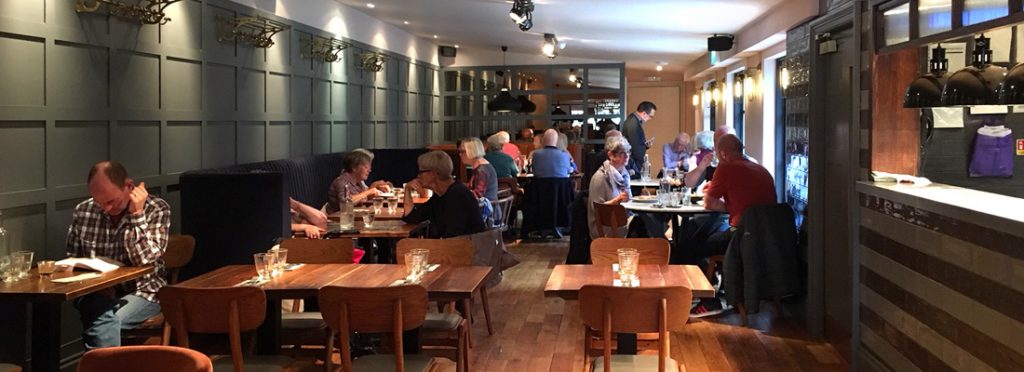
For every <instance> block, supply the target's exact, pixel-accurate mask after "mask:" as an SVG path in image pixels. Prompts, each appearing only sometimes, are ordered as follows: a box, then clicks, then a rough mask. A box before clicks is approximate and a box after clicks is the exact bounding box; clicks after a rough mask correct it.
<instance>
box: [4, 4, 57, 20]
mask: <svg viewBox="0 0 1024 372" xmlns="http://www.w3.org/2000/svg"><path fill="white" fill-rule="evenodd" d="M45 4H46V3H45V2H43V1H4V2H2V3H0V18H8V19H15V20H18V21H21V22H32V23H43V20H44V18H43V15H44V14H45V13H44V12H45V11H46V7H45V6H44V5H45Z"/></svg>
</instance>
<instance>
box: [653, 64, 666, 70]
mask: <svg viewBox="0 0 1024 372" xmlns="http://www.w3.org/2000/svg"><path fill="white" fill-rule="evenodd" d="M663 68H664V67H661V65H657V66H655V67H654V69H655V70H657V71H661V70H662V69H663Z"/></svg>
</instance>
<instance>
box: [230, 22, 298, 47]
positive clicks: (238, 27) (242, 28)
mask: <svg viewBox="0 0 1024 372" xmlns="http://www.w3.org/2000/svg"><path fill="white" fill-rule="evenodd" d="M217 23H218V24H219V25H220V27H219V30H218V32H217V41H219V42H224V41H228V40H230V41H237V42H242V43H246V44H249V45H252V46H254V47H257V48H270V47H271V46H273V45H274V40H273V37H274V35H275V34H277V33H278V32H281V31H284V30H287V29H290V28H292V26H289V25H286V24H284V23H281V22H278V21H275V20H272V19H267V18H263V17H260V16H255V17H236V18H226V17H219V16H218V17H217Z"/></svg>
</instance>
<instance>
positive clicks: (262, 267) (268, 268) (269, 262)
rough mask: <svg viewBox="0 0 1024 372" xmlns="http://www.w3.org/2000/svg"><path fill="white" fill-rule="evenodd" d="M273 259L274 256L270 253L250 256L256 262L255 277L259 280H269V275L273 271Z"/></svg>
mask: <svg viewBox="0 0 1024 372" xmlns="http://www.w3.org/2000/svg"><path fill="white" fill-rule="evenodd" d="M274 257H275V255H273V254H270V253H256V254H254V255H252V258H253V261H255V262H256V275H258V276H259V279H260V280H269V279H271V274H272V271H273V270H274V269H273V267H274Z"/></svg>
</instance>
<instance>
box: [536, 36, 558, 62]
mask: <svg viewBox="0 0 1024 372" xmlns="http://www.w3.org/2000/svg"><path fill="white" fill-rule="evenodd" d="M558 46H559V43H558V37H556V36H555V34H544V46H543V47H541V48H540V51H541V52H542V53H544V55H545V56H547V57H548V58H552V59H553V58H555V57H558V49H559V48H558Z"/></svg>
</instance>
